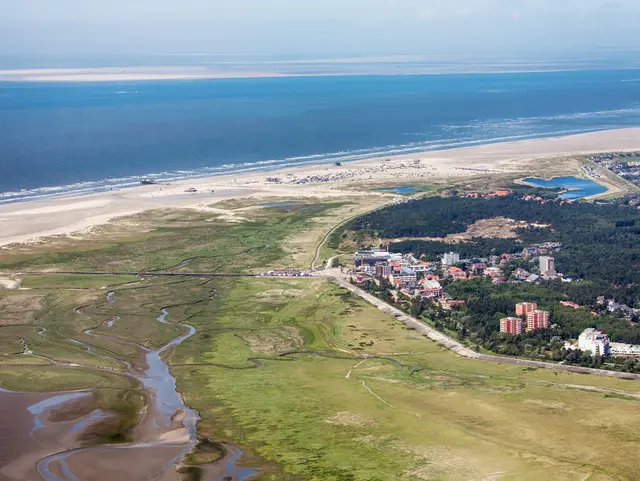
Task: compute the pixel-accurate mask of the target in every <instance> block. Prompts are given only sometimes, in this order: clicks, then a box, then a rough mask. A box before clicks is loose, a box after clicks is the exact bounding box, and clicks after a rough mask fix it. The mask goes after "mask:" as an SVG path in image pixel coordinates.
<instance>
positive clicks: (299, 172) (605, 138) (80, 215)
mask: <svg viewBox="0 0 640 481" xmlns="http://www.w3.org/2000/svg"><path fill="white" fill-rule="evenodd" d="M630 150H640V128H633V129H620V130H611V131H604V132H596V133H589V134H581V135H574V136H568V137H556V138H547V139H536V140H525V141H518V142H507V143H498V144H490V145H482V146H476V147H466V148H460V149H451V150H443V151H432V152H425V153H419V154H411V155H403V156H398V157H390V158H384V159H382V158H377V159H368V160H360V161H355V162H349V163H344V164H343V165H342V166H335V165H333V164H314V165H303V166H300V167H294V168H288V169H283V170H279V171H271V172H259V173H257V172H252V173H241V174H232V175H219V176H215V177H209V178H199V179H189V180H183V181H180V182H175V183H172V184H157V185H145V186H142V185H141V186H139V187H133V188H130V189H125V190H120V191H112V192H105V193H98V194H90V195H84V196H67V197H54V198H48V199H39V200H34V201H28V202H22V203H16V204H5V205H0V246H7V245H9V244H12V243H19V242H30V241H33V240H35V239H38V238H42V237H45V236H50V235H60V234H69V233H72V232H78V231H82V230H84V229H87V228H90V227H92V226H96V225H101V224H104V223H107V222H108V221H109V220H111V219H113V218H115V217H120V216H125V215H130V214H135V213H139V212H143V211H147V210H151V209H158V208H171V207H178V208H192V209H199V210H207V211H212V209H211V207H210V206H211V205H212V204H215V203H216V202H220V201H223V200H229V199H234V198H246V197H251V198H255V199H269V198H282V197H287V198H291V197H294V198H304V197H307V198H312V197H314V198H336V199H348V198H349V197H353V196H363V195H383V194H375V193H372V192H367V191H366V190H365V189H361V188H362V187H363V186H366V185H385V184H386V185H397V184H409V183H412V182H413V183H424V184H429V183H433V182H440V183H443V182H445V183H446V182H449V181H451V182H454V181H455V180H456V179H464V178H469V179H471V178H473V177H478V176H497V175H508V176H512V177H513V178H516V177H518V175H521V174H527V169H530V168H531V166H534V165H535V163H536V162H540V161H544V160H545V159H546V162H547V163H548V162H549V160H553V159H555V158H557V159H558V165H560V166H561V164H562V163H563V162H568V161H563V160H562V159H563V158H567V157H569V156H573V155H584V154H588V153H598V152H605V151H630ZM574 169H576V168H575V165H574ZM574 173H575V174H576V175H579V174H580V172H579V171H578V170H577V169H576V170H575V171H574ZM268 179H270V180H268ZM275 179H278V180H277V182H276V181H275ZM599 181H600V182H601V183H603V185H605V186H606V187H608V188H609V189H610V192H615V186H613V185H611V184H607V183H606V180H605V179H602V180H599ZM359 188H360V190H358V189H359ZM187 189H195V190H196V192H195V193H188V192H185V191H186V190H187ZM218 213H224V212H218Z"/></svg>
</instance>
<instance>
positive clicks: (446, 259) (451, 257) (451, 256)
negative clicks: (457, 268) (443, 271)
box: [442, 252, 460, 266]
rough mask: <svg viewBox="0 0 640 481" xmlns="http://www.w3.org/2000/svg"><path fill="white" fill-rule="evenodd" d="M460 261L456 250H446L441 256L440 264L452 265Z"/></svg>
mask: <svg viewBox="0 0 640 481" xmlns="http://www.w3.org/2000/svg"><path fill="white" fill-rule="evenodd" d="M458 262H460V254H458V253H457V252H448V253H446V254H445V255H444V256H442V265H443V266H453V265H455V264H457V263H458Z"/></svg>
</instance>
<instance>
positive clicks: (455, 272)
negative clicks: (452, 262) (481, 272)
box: [444, 266, 467, 280]
mask: <svg viewBox="0 0 640 481" xmlns="http://www.w3.org/2000/svg"><path fill="white" fill-rule="evenodd" d="M444 274H445V276H447V277H453V278H454V279H455V280H460V279H466V278H467V273H466V272H465V271H463V270H462V269H460V268H459V267H455V266H453V267H449V268H448V269H446V270H445V271H444Z"/></svg>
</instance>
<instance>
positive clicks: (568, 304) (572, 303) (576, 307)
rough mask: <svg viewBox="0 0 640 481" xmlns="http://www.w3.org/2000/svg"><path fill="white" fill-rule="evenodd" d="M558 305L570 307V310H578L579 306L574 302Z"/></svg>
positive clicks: (562, 302) (561, 302) (563, 302)
mask: <svg viewBox="0 0 640 481" xmlns="http://www.w3.org/2000/svg"><path fill="white" fill-rule="evenodd" d="M560 304H561V305H563V306H564V307H570V308H572V309H580V306H579V305H578V304H576V303H575V302H570V301H560Z"/></svg>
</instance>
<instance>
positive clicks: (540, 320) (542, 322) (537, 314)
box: [527, 309, 551, 331]
mask: <svg viewBox="0 0 640 481" xmlns="http://www.w3.org/2000/svg"><path fill="white" fill-rule="evenodd" d="M550 320H551V313H549V312H548V311H540V310H537V309H536V310H535V311H531V312H529V313H528V314H527V331H533V330H535V329H549V321H550Z"/></svg>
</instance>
